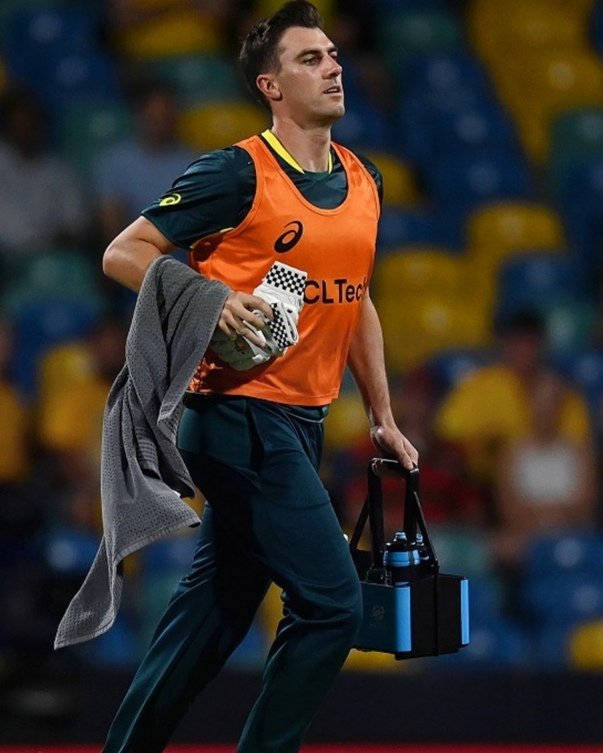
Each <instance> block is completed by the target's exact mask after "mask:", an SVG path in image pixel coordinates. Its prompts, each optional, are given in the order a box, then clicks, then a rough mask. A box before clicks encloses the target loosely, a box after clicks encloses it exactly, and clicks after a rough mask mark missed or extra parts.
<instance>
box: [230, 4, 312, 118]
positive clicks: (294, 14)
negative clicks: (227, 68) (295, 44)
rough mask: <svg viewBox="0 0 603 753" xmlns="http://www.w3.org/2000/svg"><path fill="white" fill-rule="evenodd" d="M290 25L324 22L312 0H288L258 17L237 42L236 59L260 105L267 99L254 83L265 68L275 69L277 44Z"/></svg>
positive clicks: (268, 69) (306, 26)
mask: <svg viewBox="0 0 603 753" xmlns="http://www.w3.org/2000/svg"><path fill="white" fill-rule="evenodd" d="M291 26H303V27H305V28H307V29H315V28H318V29H322V28H323V27H324V23H323V20H322V18H321V16H320V14H319V12H318V10H317V9H316V8H315V6H314V5H312V3H309V2H307V1H306V0H290V2H288V3H285V5H283V7H282V8H281V9H280V10H278V11H277V12H276V13H275V14H274V15H272V16H270V18H265V19H263V20H262V21H258V22H257V23H256V24H255V26H254V27H253V28H252V29H251V30H250V31H249V33H248V34H247V36H246V37H245V39H244V41H243V44H242V46H241V53H240V55H239V63H240V65H241V69H242V71H243V76H244V78H245V83H246V84H247V87H248V88H249V91H250V92H251V93H252V95H253V96H254V97H255V99H257V100H258V101H259V102H260V103H261V104H263V105H264V106H267V104H268V103H267V101H266V99H265V97H264V95H263V94H261V92H260V91H259V89H258V87H257V84H256V80H257V77H258V76H259V75H260V73H265V72H266V71H278V70H279V59H278V45H279V42H280V40H281V37H282V36H283V34H284V33H285V31H287V29H289V28H290V27H291Z"/></svg>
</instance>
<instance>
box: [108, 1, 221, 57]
mask: <svg viewBox="0 0 603 753" xmlns="http://www.w3.org/2000/svg"><path fill="white" fill-rule="evenodd" d="M115 45H116V48H117V49H118V50H119V51H120V52H122V53H123V54H124V55H127V56H129V57H133V58H157V57H165V56H171V55H189V54H195V53H210V52H212V53H213V52H217V51H219V50H220V49H221V47H222V38H221V29H220V27H219V24H218V22H217V20H216V19H214V18H211V17H208V16H203V15H201V14H200V13H198V12H196V11H193V10H186V9H184V10H178V9H176V10H174V11H172V12H170V13H166V14H161V15H160V16H157V17H152V18H149V19H145V20H144V21H140V22H139V23H137V24H136V25H134V26H132V27H129V28H126V29H122V30H118V31H117V32H116V35H115Z"/></svg>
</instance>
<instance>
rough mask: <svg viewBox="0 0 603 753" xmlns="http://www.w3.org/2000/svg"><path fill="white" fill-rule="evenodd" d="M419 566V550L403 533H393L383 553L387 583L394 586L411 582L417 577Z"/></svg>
mask: <svg viewBox="0 0 603 753" xmlns="http://www.w3.org/2000/svg"><path fill="white" fill-rule="evenodd" d="M419 564H420V557H419V550H418V549H417V546H416V544H415V542H412V541H409V540H408V538H407V536H406V533H405V532H404V531H398V532H397V533H395V534H394V538H393V540H392V541H388V543H387V544H386V545H385V551H384V553H383V566H384V567H385V571H386V574H387V580H388V582H389V583H391V584H396V583H401V582H407V581H409V580H412V579H413V578H414V577H416V575H417V569H418V567H419Z"/></svg>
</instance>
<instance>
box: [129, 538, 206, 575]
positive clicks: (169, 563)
mask: <svg viewBox="0 0 603 753" xmlns="http://www.w3.org/2000/svg"><path fill="white" fill-rule="evenodd" d="M196 548H197V536H196V535H194V534H193V535H190V534H189V535H182V536H174V537H172V538H169V539H162V540H161V541H156V542H154V543H153V544H149V546H145V547H144V549H142V550H141V552H140V565H141V567H142V568H143V569H144V570H145V571H146V572H147V573H149V576H150V577H154V575H156V574H158V573H176V574H178V575H184V574H185V573H186V572H187V571H188V570H189V568H190V566H191V563H192V561H193V556H194V554H195V550H196Z"/></svg>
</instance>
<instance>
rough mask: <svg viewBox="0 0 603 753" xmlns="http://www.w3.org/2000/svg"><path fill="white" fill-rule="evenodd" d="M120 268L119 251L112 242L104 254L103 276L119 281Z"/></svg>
mask: <svg viewBox="0 0 603 753" xmlns="http://www.w3.org/2000/svg"><path fill="white" fill-rule="evenodd" d="M118 266H119V251H118V249H117V248H116V245H115V241H112V242H111V243H110V244H109V245H108V246H107V248H106V249H105V252H104V254H103V274H104V275H106V276H107V277H110V278H111V279H112V280H115V279H117V275H118Z"/></svg>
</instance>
